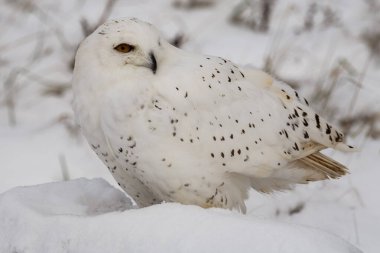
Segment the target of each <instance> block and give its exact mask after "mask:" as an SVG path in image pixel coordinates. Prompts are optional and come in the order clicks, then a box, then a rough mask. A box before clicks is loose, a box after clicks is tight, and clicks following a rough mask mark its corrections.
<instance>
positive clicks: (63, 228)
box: [0, 179, 360, 253]
mask: <svg viewBox="0 0 380 253" xmlns="http://www.w3.org/2000/svg"><path fill="white" fill-rule="evenodd" d="M0 252H18V253H24V252H25V253H26V252H38V253H41V252H56V253H60V252H95V253H96V252H114V253H117V252H166V253H167V252H255V253H257V252H265V253H270V252H282V253H286V252H309V253H310V252H335V253H336V252H360V251H359V250H358V249H357V248H355V247H354V246H352V245H350V244H349V243H347V242H345V241H344V240H342V239H340V238H338V237H337V236H334V235H332V234H329V233H327V232H323V231H321V230H317V229H313V228H308V227H304V226H299V225H291V224H285V223H279V222H275V221H270V220H260V219H256V218H252V217H247V216H244V215H241V214H237V213H233V212H230V211H227V210H220V209H207V210H206V209H202V208H199V207H196V206H184V205H180V204H161V205H156V206H152V207H148V208H144V209H133V206H132V203H131V202H130V200H129V199H128V198H127V197H126V195H125V194H124V193H122V192H121V191H119V190H117V189H115V188H114V187H112V186H111V185H109V184H108V183H107V182H106V181H104V180H102V179H93V180H88V179H78V180H72V181H66V182H57V183H48V184H43V185H37V186H29V187H17V188H13V189H11V190H10V191H8V192H5V193H3V194H1V195H0Z"/></svg>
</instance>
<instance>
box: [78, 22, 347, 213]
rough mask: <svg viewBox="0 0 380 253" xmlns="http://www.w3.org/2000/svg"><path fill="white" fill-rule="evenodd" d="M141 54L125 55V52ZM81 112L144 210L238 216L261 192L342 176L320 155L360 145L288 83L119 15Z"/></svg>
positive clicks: (83, 83)
mask: <svg viewBox="0 0 380 253" xmlns="http://www.w3.org/2000/svg"><path fill="white" fill-rule="evenodd" d="M123 43H124V44H126V45H128V46H131V49H130V51H128V52H120V51H118V50H115V48H116V47H117V46H118V45H120V44H123ZM73 88H74V103H73V105H74V110H75V113H76V116H77V120H78V122H79V124H80V125H81V127H82V129H83V133H84V135H85V136H86V138H87V139H88V141H89V143H90V144H91V146H92V148H93V149H94V151H95V152H96V153H97V154H98V156H99V157H100V158H101V159H102V160H103V162H104V163H105V164H106V165H107V167H108V169H109V170H110V171H111V173H113V175H114V177H115V179H116V180H117V181H118V183H119V184H120V185H121V186H122V187H123V188H124V189H125V190H126V192H127V193H128V194H129V195H130V196H131V197H132V198H133V199H134V200H135V201H136V202H137V203H138V204H139V205H140V206H148V205H151V204H155V203H159V202H161V201H177V202H181V203H184V204H197V205H200V206H203V207H211V206H216V207H223V208H230V209H232V208H237V209H239V210H241V211H243V212H244V211H245V205H244V200H245V199H246V198H247V196H248V190H249V189H250V188H251V187H253V188H255V189H257V190H259V191H263V192H271V191H273V190H282V189H287V188H289V187H290V186H291V185H293V184H295V183H306V182H308V181H314V180H322V179H326V178H329V177H332V178H335V177H339V176H341V175H343V174H344V173H345V171H346V169H345V167H344V166H342V165H340V164H338V163H336V162H333V161H332V160H331V159H330V158H327V157H325V156H323V155H321V154H320V153H318V151H319V150H321V149H324V148H326V147H331V148H336V149H339V150H343V151H348V150H350V149H352V147H351V146H347V145H346V144H344V143H343V135H342V134H341V133H340V131H339V130H337V129H336V128H335V127H334V126H332V125H331V124H329V123H327V122H326V121H325V120H324V119H323V118H322V117H321V116H319V115H318V114H316V113H315V112H314V111H313V110H312V109H311V108H310V107H309V106H308V102H307V101H306V99H304V98H302V97H301V96H300V95H299V94H298V93H297V92H296V91H294V90H293V89H291V88H290V87H289V86H287V85H286V84H284V83H282V82H280V81H277V80H275V79H273V78H272V77H271V76H269V75H268V74H266V73H264V72H262V71H260V70H255V69H247V68H242V67H239V66H237V65H235V64H233V63H232V62H230V61H228V60H225V59H222V58H219V57H212V56H205V55H198V54H194V53H189V52H185V51H183V50H181V49H178V48H175V47H173V46H171V45H170V44H169V43H168V42H166V41H165V40H164V39H163V38H162V37H161V35H160V33H159V32H158V31H157V30H156V29H155V28H154V27H153V26H152V25H150V24H148V23H145V22H142V21H139V20H137V19H119V20H113V21H110V22H108V23H106V24H104V25H102V26H101V27H99V28H98V29H97V30H96V31H95V32H94V33H93V34H92V35H90V36H89V37H88V38H86V40H84V41H83V42H82V44H81V46H80V48H79V49H78V53H77V56H76V64H75V70H74V78H73Z"/></svg>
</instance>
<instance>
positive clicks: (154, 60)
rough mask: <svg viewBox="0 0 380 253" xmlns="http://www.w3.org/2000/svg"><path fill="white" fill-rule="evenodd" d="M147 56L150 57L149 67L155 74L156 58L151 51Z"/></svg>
mask: <svg viewBox="0 0 380 253" xmlns="http://www.w3.org/2000/svg"><path fill="white" fill-rule="evenodd" d="M149 58H150V63H149V68H150V69H151V70H152V72H153V74H156V71H157V60H156V57H155V56H154V53H153V51H151V52H150V53H149Z"/></svg>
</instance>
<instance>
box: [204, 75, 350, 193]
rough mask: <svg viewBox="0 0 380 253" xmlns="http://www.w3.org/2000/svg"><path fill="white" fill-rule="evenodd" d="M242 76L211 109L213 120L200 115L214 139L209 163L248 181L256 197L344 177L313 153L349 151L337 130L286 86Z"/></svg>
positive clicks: (336, 165)
mask: <svg viewBox="0 0 380 253" xmlns="http://www.w3.org/2000/svg"><path fill="white" fill-rule="evenodd" d="M244 74H245V78H244V79H242V80H236V81H233V82H231V84H229V86H228V88H226V89H228V91H226V92H225V94H228V95H226V98H225V102H224V103H220V104H216V106H217V108H215V109H214V110H213V112H212V115H210V113H209V112H204V113H205V114H206V115H207V118H211V119H212V120H210V121H209V122H207V123H208V124H209V125H210V126H209V127H211V128H212V129H208V132H211V133H213V136H209V137H206V138H209V139H210V138H211V139H213V141H210V147H212V148H210V150H208V152H210V157H211V158H210V159H214V160H215V161H217V163H220V165H221V167H225V168H227V171H229V172H236V173H240V174H244V175H248V176H250V177H251V178H252V186H253V187H254V188H256V189H258V190H261V191H271V190H273V189H283V188H288V187H289V185H290V184H293V183H306V182H308V181H313V180H321V179H326V178H336V177H339V176H342V175H344V174H345V173H346V170H347V169H346V168H345V167H344V166H343V165H341V164H339V163H337V162H336V161H334V160H332V159H331V158H329V157H327V156H324V155H322V154H321V153H319V152H318V151H319V150H321V149H324V148H326V147H331V148H335V149H338V150H342V151H350V150H352V149H353V147H351V146H348V145H346V144H344V143H343V134H342V133H341V132H340V131H339V130H338V129H337V128H336V127H334V126H333V125H331V124H329V123H328V122H327V121H326V120H325V119H324V118H322V117H321V116H320V115H318V114H317V113H315V112H314V111H313V110H312V109H311V108H310V107H309V105H308V102H307V100H306V99H304V98H303V97H301V96H300V95H299V94H298V93H297V92H296V91H295V90H293V89H292V88H290V87H289V86H288V85H286V84H284V83H282V82H280V81H277V80H275V79H273V78H272V77H270V76H269V75H268V74H266V73H264V72H262V71H258V70H248V71H247V70H244ZM229 97H230V98H229ZM205 118H206V117H205ZM258 178H260V180H257V179H258ZM263 178H266V180H267V182H266V183H265V184H261V183H262V182H263V181H262V179H263Z"/></svg>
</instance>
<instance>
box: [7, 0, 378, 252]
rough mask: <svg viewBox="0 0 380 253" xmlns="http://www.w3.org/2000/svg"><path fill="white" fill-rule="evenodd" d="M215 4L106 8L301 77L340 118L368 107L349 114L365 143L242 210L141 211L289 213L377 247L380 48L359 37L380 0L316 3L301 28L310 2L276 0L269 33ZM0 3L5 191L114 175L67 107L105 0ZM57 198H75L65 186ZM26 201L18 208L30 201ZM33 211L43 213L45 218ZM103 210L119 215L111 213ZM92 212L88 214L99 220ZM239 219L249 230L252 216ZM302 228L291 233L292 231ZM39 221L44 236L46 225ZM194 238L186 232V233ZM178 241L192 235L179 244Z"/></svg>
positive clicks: (355, 136)
mask: <svg viewBox="0 0 380 253" xmlns="http://www.w3.org/2000/svg"><path fill="white" fill-rule="evenodd" d="M216 2H217V4H215V5H214V6H211V7H207V8H195V9H192V10H184V9H176V8H173V7H172V5H171V3H170V2H169V1H165V0H156V1H148V0H143V1H138V0H130V1H116V2H115V6H113V8H112V10H111V12H110V17H121V16H135V17H138V18H140V19H143V20H146V21H150V22H151V23H153V24H155V25H156V26H157V27H159V28H160V29H161V30H162V31H163V32H164V33H165V35H166V36H167V37H168V38H173V37H174V36H175V35H176V34H182V33H183V34H185V43H184V45H183V47H184V48H185V49H187V50H191V51H197V52H203V53H207V54H212V55H219V56H222V57H225V58H228V59H231V60H232V61H234V62H236V63H238V64H243V65H245V64H250V65H254V66H256V67H259V68H264V67H266V69H267V70H270V71H271V72H272V73H274V74H276V75H277V76H279V77H280V78H282V79H284V80H287V81H289V82H290V83H291V84H293V85H297V86H298V88H299V89H300V90H301V92H302V93H303V94H304V95H306V96H307V97H309V98H310V99H311V102H312V105H313V107H315V108H317V109H318V110H319V111H320V112H321V113H322V114H323V115H326V116H327V117H329V118H330V119H331V120H332V121H334V122H336V123H339V122H341V123H342V122H343V123H344V119H349V118H350V117H354V118H359V117H360V116H363V117H364V116H368V119H367V120H365V121H363V123H362V124H361V123H360V122H359V123H357V122H354V123H353V124H351V125H352V128H351V129H350V130H351V131H350V137H349V138H348V141H349V142H350V143H351V144H354V145H357V146H359V147H360V148H361V151H360V152H358V153H356V154H348V155H345V154H341V153H335V152H332V151H326V152H327V153H328V154H329V155H332V156H333V157H334V158H336V159H337V160H339V161H341V162H342V163H344V164H346V165H347V166H348V167H350V169H351V174H350V175H349V176H346V177H344V178H342V179H340V180H338V181H334V182H320V183H313V184H310V185H307V186H300V187H297V188H296V189H295V190H294V191H291V192H285V193H278V194H275V195H261V194H258V193H255V192H253V191H252V194H251V197H250V199H249V200H248V203H247V205H248V216H249V217H247V218H241V216H236V215H235V214H230V213H228V212H220V211H217V210H212V211H207V212H206V211H202V210H201V209H199V208H195V207H194V208H193V207H186V208H181V207H179V206H178V205H172V206H170V205H169V206H170V208H165V207H152V208H148V209H147V210H146V211H145V210H144V211H143V210H141V212H142V213H141V215H142V216H143V215H147V216H149V215H153V214H154V213H155V212H157V217H159V215H160V214H162V215H163V213H164V212H166V211H165V210H171V209H172V208H173V209H174V211H173V213H170V214H172V215H174V216H176V215H179V217H180V216H181V215H185V214H186V215H190V214H191V213H194V214H196V215H197V216H196V217H200V219H201V220H202V222H204V220H205V219H206V218H207V217H211V216H217V217H216V218H215V219H216V220H218V222H219V221H221V220H222V219H219V218H220V217H219V214H222V216H225V215H227V216H228V215H230V216H231V218H228V219H236V222H237V224H242V220H244V221H246V220H247V221H246V222H247V224H251V223H252V225H255V226H256V225H257V224H255V223H260V222H259V221H258V219H259V218H265V219H266V220H270V221H271V222H273V221H282V222H284V221H285V222H289V223H290V224H301V225H308V226H311V227H315V228H320V229H322V230H325V231H328V232H331V233H333V234H336V235H339V237H341V238H343V239H345V240H347V241H349V242H350V243H352V244H354V245H356V246H358V247H359V248H360V249H362V250H363V251H365V252H378V250H379V249H380V240H378V235H379V233H380V199H379V197H378V196H377V193H378V192H379V191H380V185H379V184H378V178H380V170H379V165H378V164H379V163H378V162H379V161H380V145H379V144H380V143H379V139H376V138H373V137H378V138H379V136H377V135H379V130H378V129H379V121H377V122H376V121H375V120H376V119H375V117H377V120H378V119H379V118H380V116H379V112H380V103H379V97H380V86H379V85H378V83H379V82H380V56H379V54H380V53H379V52H377V53H378V54H376V51H370V50H369V47H368V45H369V44H368V43H369V42H370V40H368V39H367V40H365V39H363V38H365V37H366V36H365V34H367V33H369V34H372V33H375V32H376V29H377V32H379V33H380V31H379V29H378V27H380V17H379V14H378V13H380V7H379V6H380V3H379V1H361V0H344V1H343V0H338V1H334V2H333V3H331V1H327V0H324V1H318V2H317V3H318V4H317V6H318V7H317V8H316V9H317V10H318V11H316V14H315V16H314V19H313V22H312V23H313V25H312V26H311V28H310V27H309V26H305V20H307V19H308V18H307V17H308V15H310V12H311V11H310V4H311V3H312V2H313V1H311V0H310V1H296V0H293V1H292V0H277V1H276V5H275V9H274V13H273V15H272V19H271V22H270V29H269V31H268V32H254V31H252V30H249V29H248V28H247V27H244V26H236V25H232V24H230V22H229V21H228V20H229V17H230V15H231V13H232V12H233V7H234V6H236V4H237V2H238V1H227V0H223V1H216ZM371 4H372V5H371ZM0 5H1V8H0V29H1V31H2V36H1V37H0V192H4V191H7V190H9V189H11V188H12V187H15V186H23V185H32V184H39V183H45V182H51V181H60V180H65V179H74V178H78V177H88V178H94V177H102V178H105V179H106V180H107V181H108V182H110V183H111V184H113V185H115V182H114V181H113V179H112V178H111V176H110V175H109V174H108V171H107V170H106V169H105V168H104V166H103V165H102V164H101V163H100V161H99V160H98V159H97V157H96V155H94V154H93V153H92V152H91V151H90V149H89V147H88V146H87V144H86V142H85V141H84V140H83V138H82V137H81V136H80V133H79V132H78V129H77V128H76V127H75V124H74V122H73V117H72V111H71V108H70V100H71V91H70V88H69V87H70V86H69V85H70V78H71V64H72V59H73V55H74V52H75V49H76V46H77V44H78V42H79V41H80V40H81V39H82V38H83V33H82V29H81V26H80V21H81V20H86V21H87V22H88V24H90V26H91V25H94V24H96V23H97V22H98V20H99V17H100V16H101V14H102V11H103V9H104V3H102V2H101V1H96V2H95V1H85V0H82V1H74V0H68V1H61V2H57V1H47V0H42V1H38V2H37V1H27V0H19V1H6V0H2V1H1V2H0ZM308 13H309V14H308ZM305 27H308V28H305ZM375 42H376V40H375ZM379 51H380V50H379ZM269 63H270V64H269ZM316 94H318V95H319V96H316ZM321 94H322V95H321ZM355 96H357V98H355ZM342 120H343V121H342ZM104 187H105V188H106V186H104ZM62 198H63V199H64V200H65V201H68V198H69V196H66V198H65V196H63V197H62ZM49 200H50V199H49ZM58 200H59V199H57V201H58ZM110 201H111V200H110ZM62 203H65V202H62ZM74 203H75V202H73V203H72V204H73V205H74ZM164 206H165V205H164ZM1 208H3V206H2V204H1V203H0V209H1ZM23 208H24V209H22V208H20V210H19V213H20V214H21V212H22V211H23V210H25V212H26V211H27V210H26V209H28V208H29V206H26V207H23ZM1 210H2V211H3V212H5V211H6V209H1ZM111 210H114V209H111ZM129 212H132V213H131V214H129ZM144 212H145V213H144ZM182 212H183V214H181V213H182ZM136 213H137V214H136ZM138 213H139V211H136V210H135V211H126V212H125V213H123V214H122V215H120V217H124V216H125V217H126V218H128V219H129V218H130V219H132V218H133V219H134V218H135V217H138V216H139V214H138ZM216 213H218V215H216ZM30 215H32V216H30V217H34V216H33V215H36V214H35V213H31V214H30ZM112 215H113V214H112V213H110V214H107V215H106V216H107V217H108V216H112ZM37 216H38V215H37ZM3 217H4V216H2V218H3ZM12 217H15V216H12ZM30 217H29V216H28V217H26V218H30ZM169 217H170V216H169ZM182 217H184V216H182ZM38 219H39V220H38V221H39V222H45V221H42V218H41V216H38ZM65 219H66V218H63V221H62V223H63V224H66V225H67V226H66V227H65V226H64V225H63V227H62V229H68V227H69V224H70V222H74V221H73V220H75V219H73V220H70V219H69V218H67V220H65ZM107 219H109V220H110V223H111V224H117V223H116V221H115V220H112V219H113V218H106V219H105V220H107ZM250 219H251V220H250ZM89 220H91V219H87V218H86V219H85V220H84V221H81V222H83V224H87V225H88V226H95V225H90V221H89ZM248 220H250V221H248ZM24 221H26V220H24ZM2 222H3V221H2ZM20 222H22V220H21V221H20ZM46 222H53V221H46ZM99 222H100V221H99ZM126 222H127V221H126ZM171 222H173V224H174V223H175V221H174V220H172V221H171ZM53 223H54V222H53ZM53 223H51V224H53ZM47 224H48V223H46V226H48V225H47ZM96 224H97V225H99V224H98V223H96ZM126 224H127V223H126ZM227 224H229V223H227ZM87 225H86V226H87ZM155 225H156V226H159V225H158V224H157V223H155ZM46 226H45V228H46ZM237 226H240V225H237ZM241 226H244V229H248V230H249V226H248V225H247V226H246V225H241ZM263 226H266V225H265V224H264V225H263ZM274 226H276V225H274ZM278 226H282V225H278ZM294 226H295V225H294ZM296 227H297V226H296ZM42 228H44V227H40V229H42ZM107 229H110V230H111V228H107ZM149 229H151V228H149ZM208 229H209V228H208ZM263 229H264V227H263ZM290 229H293V228H290ZM296 230H297V229H293V230H292V231H295V233H296V234H297V233H298V232H296ZM39 231H40V232H41V236H43V234H44V233H46V231H42V230H39ZM120 231H121V232H123V230H120ZM209 231H210V232H212V230H209ZM249 231H251V230H249ZM205 232H207V230H205ZM228 233H229V234H228ZM228 233H227V232H225V234H223V236H227V235H229V236H231V237H233V238H236V240H238V239H239V238H241V237H244V236H245V234H244V233H238V232H236V231H235V232H232V231H230V232H228ZM252 233H253V232H252ZM287 233H288V232H287ZM310 233H311V234H312V232H310ZM26 235H27V234H26V233H24V234H23V236H26ZM169 235H170V234H168V236H169ZM182 235H183V234H182ZM255 235H256V234H255ZM71 236H72V235H71ZM91 238H93V239H96V236H94V237H91ZM175 238H178V237H175ZM223 238H225V237H223ZM259 238H260V237H259ZM119 239H120V238H119ZM198 239H199V238H198ZM0 240H1V238H0ZM30 240H32V239H30ZM137 240H138V239H136V241H135V242H137ZM196 240H197V238H196V237H195V236H194V237H191V239H190V241H189V242H188V243H191V242H195V241H196ZM305 240H306V238H305ZM222 241H225V240H222ZM258 241H260V240H258ZM182 243H185V242H181V243H179V244H178V245H183V244H182ZM244 245H245V244H244ZM146 247H148V246H146ZM184 247H185V246H184ZM245 250H247V248H245ZM320 252H322V251H320Z"/></svg>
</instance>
